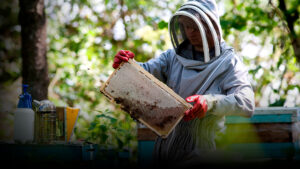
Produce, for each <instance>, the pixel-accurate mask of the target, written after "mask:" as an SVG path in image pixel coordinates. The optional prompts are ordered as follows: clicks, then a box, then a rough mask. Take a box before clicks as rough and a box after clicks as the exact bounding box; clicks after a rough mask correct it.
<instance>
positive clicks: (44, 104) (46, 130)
mask: <svg viewBox="0 0 300 169" xmlns="http://www.w3.org/2000/svg"><path fill="white" fill-rule="evenodd" d="M33 104H34V106H35V107H36V109H37V110H36V117H37V118H36V119H37V120H36V125H35V132H36V134H35V136H36V139H35V140H36V142H37V143H45V144H50V143H53V142H54V141H55V140H56V125H57V124H56V123H57V115H56V107H55V105H54V104H53V103H52V102H50V101H49V100H42V101H37V100H34V101H33Z"/></svg>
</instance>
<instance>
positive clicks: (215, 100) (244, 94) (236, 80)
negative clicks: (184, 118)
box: [205, 58, 255, 117]
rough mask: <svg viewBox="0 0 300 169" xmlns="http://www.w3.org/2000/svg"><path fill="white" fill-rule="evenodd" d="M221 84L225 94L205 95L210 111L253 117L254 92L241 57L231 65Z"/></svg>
mask: <svg viewBox="0 0 300 169" xmlns="http://www.w3.org/2000/svg"><path fill="white" fill-rule="evenodd" d="M220 85H221V88H222V90H223V91H224V93H226V94H225V95H205V97H206V99H207V102H208V109H209V112H210V113H211V114H215V115H239V116H245V117H251V116H252V114H253V112H254V109H255V101H254V92H253V89H252V86H251V84H250V82H249V80H248V71H247V69H245V66H244V64H243V63H242V62H241V61H240V60H239V59H237V58H236V60H234V61H233V62H232V64H230V65H229V70H228V72H227V73H226V75H225V76H224V80H223V81H222V83H221V84H220Z"/></svg>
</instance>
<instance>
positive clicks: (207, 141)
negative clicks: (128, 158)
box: [139, 0, 254, 166]
mask: <svg viewBox="0 0 300 169" xmlns="http://www.w3.org/2000/svg"><path fill="white" fill-rule="evenodd" d="M196 14H197V16H196ZM198 14H199V15H198ZM180 16H188V17H190V18H194V17H193V16H195V18H194V19H197V17H198V16H201V17H202V19H203V20H204V21H208V20H207V19H209V21H210V22H211V24H209V22H207V23H206V26H207V27H208V29H213V28H216V29H214V30H215V31H213V30H210V31H209V32H215V33H212V37H213V39H214V42H213V44H214V47H213V48H209V47H207V46H206V47H205V43H203V45H204V48H203V49H204V51H203V53H202V57H203V59H202V60H201V59H199V60H197V59H193V55H194V53H193V50H191V49H192V47H191V45H190V44H189V43H188V41H187V39H186V38H185V37H184V32H182V31H183V30H182V29H181V28H180V23H179V22H177V21H178V20H179V17H180ZM205 18H206V19H205ZM194 19H193V20H194ZM194 21H196V20H194ZM197 25H198V28H199V30H200V29H202V28H201V27H203V29H204V27H205V26H203V23H200V22H198V24H197ZM201 25H202V26H201ZM209 25H211V26H209ZM213 25H215V26H213ZM169 30H170V35H171V40H172V43H173V46H174V50H173V49H169V50H167V51H166V52H164V53H162V54H161V55H160V56H159V57H157V58H154V59H151V60H149V61H148V62H146V63H139V64H140V65H141V66H142V67H143V68H144V69H145V70H147V71H148V72H150V73H151V74H153V75H154V76H155V77H156V78H158V79H159V80H161V81H162V82H164V83H165V84H167V85H168V86H169V87H170V88H172V89H173V90H174V91H175V92H176V93H177V94H179V95H180V96H181V97H182V98H186V97H188V96H191V95H195V94H199V95H203V96H204V97H205V98H206V99H207V102H208V107H209V108H208V111H207V114H206V116H205V117H204V118H202V119H198V118H196V119H194V120H191V121H188V122H185V121H183V120H182V121H181V122H180V123H179V124H178V125H177V126H176V127H175V129H174V130H173V131H172V133H171V134H170V135H169V137H168V138H166V139H162V138H160V137H159V138H157V140H156V143H155V148H154V152H153V158H154V161H155V162H161V163H169V164H173V165H176V166H177V165H178V164H181V165H183V166H185V165H186V164H194V163H197V162H199V161H201V160H202V161H203V160H204V161H205V160H207V158H206V157H207V153H208V152H213V151H214V150H215V149H216V145H215V140H214V139H215V133H216V132H217V131H218V130H221V129H222V128H223V127H224V121H225V115H241V116H248V117H249V116H251V115H252V113H253V111H254V93H253V90H252V87H251V85H250V83H249V81H248V79H247V76H248V71H247V69H245V66H244V64H243V62H242V61H241V59H240V58H239V57H238V56H236V55H235V53H234V50H233V48H232V47H229V46H228V45H226V43H225V42H224V41H223V40H222V38H219V41H218V40H217V37H215V36H217V34H218V35H219V36H221V31H220V30H221V28H220V25H219V17H218V15H217V7H216V4H215V2H214V1H212V0H205V1H204V0H203V1H201V0H198V1H188V2H186V3H185V4H184V5H182V7H181V8H180V9H179V10H178V11H177V12H176V13H175V14H174V16H173V17H172V18H171V19H170V24H169ZM200 32H201V30H200ZM204 32H205V31H203V33H204ZM206 32H207V31H206ZM205 34H206V35H207V33H205ZM214 34H215V35H214ZM201 37H202V41H205V38H203V37H204V36H203V34H201ZM214 37H215V38H214ZM209 49H212V50H211V51H210V50H209ZM200 55H201V54H200Z"/></svg>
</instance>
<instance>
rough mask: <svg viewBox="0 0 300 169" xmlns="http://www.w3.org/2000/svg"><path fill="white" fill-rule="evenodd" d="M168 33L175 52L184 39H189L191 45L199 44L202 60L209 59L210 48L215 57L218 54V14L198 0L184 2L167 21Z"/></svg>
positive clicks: (219, 33) (219, 34)
mask: <svg viewBox="0 0 300 169" xmlns="http://www.w3.org/2000/svg"><path fill="white" fill-rule="evenodd" d="M206 5H207V4H206ZM213 7H214V8H215V6H213ZM169 33H170V37H171V42H172V45H173V47H174V49H175V51H176V52H178V48H179V46H180V45H181V44H182V43H183V42H184V41H189V42H190V43H191V44H192V45H193V46H195V44H196V46H198V47H199V46H200V49H202V51H203V53H204V62H208V61H210V59H211V58H210V55H209V53H210V50H214V51H215V57H217V56H219V55H220V39H221V37H222V34H221V29H220V25H219V22H218V16H215V14H214V13H213V12H211V11H210V10H209V9H208V8H207V6H205V4H201V3H200V2H198V1H188V2H186V3H184V4H183V5H182V6H181V7H180V8H179V9H178V10H177V11H176V13H175V14H174V15H173V16H172V17H171V19H170V21H169ZM177 54H178V53H177Z"/></svg>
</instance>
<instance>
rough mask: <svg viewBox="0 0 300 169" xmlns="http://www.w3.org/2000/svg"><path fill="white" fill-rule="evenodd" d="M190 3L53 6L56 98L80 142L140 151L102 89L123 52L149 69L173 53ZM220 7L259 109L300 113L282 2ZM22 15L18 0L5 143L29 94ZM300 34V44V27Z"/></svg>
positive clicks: (5, 7) (5, 27)
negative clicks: (73, 113) (173, 21)
mask: <svg viewBox="0 0 300 169" xmlns="http://www.w3.org/2000/svg"><path fill="white" fill-rule="evenodd" d="M183 2H184V1H183V0H173V1H161V0H135V1H129V0H55V1H52V0H45V4H46V9H45V10H46V13H47V35H48V38H47V43H48V53H47V57H48V64H49V75H50V80H51V82H50V85H49V89H48V92H49V93H48V95H49V100H51V101H53V102H54V103H55V105H56V106H70V107H77V108H80V110H81V111H80V117H79V119H78V122H77V124H76V129H75V135H74V137H73V138H72V139H73V140H78V139H81V140H88V141H91V142H95V143H98V144H101V145H105V146H112V147H118V148H120V149H121V148H126V147H127V148H129V149H130V151H132V152H133V153H135V152H136V151H137V148H136V147H137V138H136V130H137V127H136V122H135V121H133V120H132V119H131V118H130V116H129V115H127V114H126V113H125V112H123V111H121V110H120V108H119V106H116V105H114V104H111V103H110V102H109V101H108V100H107V98H105V97H104V96H103V95H102V94H101V93H100V91H99V88H100V86H101V83H102V82H104V81H105V80H106V79H107V78H108V76H109V75H110V74H111V73H112V71H113V68H112V66H111V65H112V61H113V57H114V55H115V54H116V52H117V51H118V50H121V49H128V50H131V51H132V52H134V53H135V55H136V57H135V59H136V60H137V61H142V62H143V61H147V60H149V59H151V58H153V57H157V56H159V54H160V53H162V52H163V51H165V50H167V49H168V48H171V47H172V46H171V43H170V40H169V35H168V19H169V18H170V16H171V15H172V13H174V11H176V9H178V7H179V6H180V4H182V3H183ZM217 2H218V6H219V14H220V16H221V17H220V19H221V26H222V28H223V35H224V36H223V38H224V39H225V41H226V42H227V43H228V44H229V45H231V46H233V47H234V48H235V50H236V53H237V54H238V55H239V56H240V57H242V58H243V60H244V62H245V64H246V66H247V67H248V68H249V78H250V80H251V83H252V86H253V89H254V91H255V100H256V106H257V107H265V106H286V107H295V106H299V105H300V96H299V95H300V94H299V91H300V71H299V69H300V68H299V63H297V61H296V58H295V55H294V49H293V47H292V45H291V39H290V38H289V36H288V34H289V32H288V30H287V26H286V22H285V21H284V20H283V19H282V18H281V17H280V15H279V14H278V13H277V12H276V11H277V10H276V4H277V1H275V0H274V1H271V2H272V3H273V4H270V3H269V1H258V0H257V1H243V0H236V1H231V0H225V1H220V0H219V1H217ZM286 2H287V7H288V8H293V5H294V4H297V0H291V1H286ZM298 8H299V7H298ZM18 11H19V8H18V1H17V0H12V1H4V2H1V6H0V26H1V32H2V33H1V34H0V39H1V40H0V60H1V70H0V76H1V88H0V95H1V96H2V97H0V99H1V101H0V104H1V109H0V111H1V117H0V118H1V123H0V125H1V132H0V137H1V139H11V138H12V137H13V134H12V133H13V127H12V126H13V114H12V112H13V110H14V109H15V107H16V104H17V101H18V95H19V94H20V93H21V82H22V79H21V55H20V47H21V46H20V45H21V44H20V43H21V41H20V31H21V27H20V26H19V25H18V18H17V15H18ZM298 11H299V9H298ZM294 28H295V31H296V33H297V36H298V38H299V36H300V21H299V19H298V21H297V22H296V24H295V26H294ZM28 66H30V65H28Z"/></svg>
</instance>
